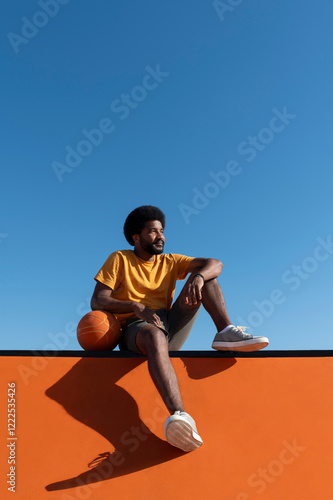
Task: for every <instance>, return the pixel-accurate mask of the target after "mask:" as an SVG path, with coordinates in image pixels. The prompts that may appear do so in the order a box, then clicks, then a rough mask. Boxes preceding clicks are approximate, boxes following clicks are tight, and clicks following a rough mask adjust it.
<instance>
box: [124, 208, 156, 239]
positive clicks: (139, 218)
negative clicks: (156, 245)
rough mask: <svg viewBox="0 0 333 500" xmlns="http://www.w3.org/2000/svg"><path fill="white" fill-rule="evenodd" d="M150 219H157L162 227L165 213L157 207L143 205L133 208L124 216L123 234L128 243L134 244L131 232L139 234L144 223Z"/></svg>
mask: <svg viewBox="0 0 333 500" xmlns="http://www.w3.org/2000/svg"><path fill="white" fill-rule="evenodd" d="M151 220H159V221H160V223H161V224H162V227H163V229H164V227H165V215H164V213H163V212H162V211H161V210H160V209H159V208H157V207H153V206H152V205H143V206H142V207H138V208H136V209H135V210H133V211H132V212H131V213H130V214H129V215H128V216H127V218H126V221H125V224H124V235H125V238H126V240H127V241H128V243H129V244H130V245H132V246H134V240H133V238H132V235H133V234H140V233H141V231H142V229H143V228H144V227H145V225H146V223H147V222H148V221H151Z"/></svg>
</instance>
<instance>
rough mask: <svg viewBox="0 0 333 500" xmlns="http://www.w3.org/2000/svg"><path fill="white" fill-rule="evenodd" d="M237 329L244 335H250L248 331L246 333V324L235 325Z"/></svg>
mask: <svg viewBox="0 0 333 500" xmlns="http://www.w3.org/2000/svg"><path fill="white" fill-rule="evenodd" d="M236 328H237V330H240V331H241V332H242V333H243V334H244V335H246V336H247V337H252V335H251V334H250V333H246V332H245V330H246V329H247V326H236Z"/></svg>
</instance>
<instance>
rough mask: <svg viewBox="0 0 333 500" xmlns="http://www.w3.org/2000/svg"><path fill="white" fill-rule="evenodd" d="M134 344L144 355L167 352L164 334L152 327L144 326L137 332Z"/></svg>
mask: <svg viewBox="0 0 333 500" xmlns="http://www.w3.org/2000/svg"><path fill="white" fill-rule="evenodd" d="M136 344H137V347H138V348H139V349H140V351H141V352H143V353H144V354H149V353H153V352H158V351H161V350H165V349H166V350H167V348H168V347H167V339H166V336H165V334H164V332H163V331H162V330H161V329H160V328H158V327H157V326H154V325H146V326H144V327H143V328H141V330H139V332H138V334H137V336H136Z"/></svg>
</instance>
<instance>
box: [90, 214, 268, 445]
mask: <svg viewBox="0 0 333 500" xmlns="http://www.w3.org/2000/svg"><path fill="white" fill-rule="evenodd" d="M164 227H165V216H164V214H163V212H161V210H160V209H159V208H157V207H153V206H151V205H145V206H142V207H138V208H136V209H135V210H133V212H131V213H130V214H129V215H128V217H127V219H126V221H125V224H124V234H125V237H126V239H127V241H128V243H129V244H130V245H132V246H134V250H122V251H117V252H113V253H112V254H111V255H110V256H109V258H108V259H107V260H106V262H105V264H104V265H103V267H102V268H101V269H100V271H99V272H98V273H97V275H96V276H95V280H96V281H97V284H96V287H95V290H94V293H93V297H92V300H91V308H92V309H93V310H94V309H101V310H106V311H110V312H111V313H113V314H115V315H116V316H117V318H118V319H119V320H120V322H121V325H122V337H121V341H120V349H123V350H129V351H133V352H136V353H139V354H144V355H145V356H147V359H148V369H149V373H150V375H151V377H152V380H153V382H154V383H155V385H156V388H157V389H158V391H159V393H160V395H161V397H162V399H163V401H164V403H165V405H166V407H167V408H168V410H169V412H170V417H169V418H167V420H166V421H165V423H164V435H165V437H166V439H167V441H168V442H169V443H170V444H172V445H173V446H176V447H178V448H180V449H182V450H183V451H191V450H194V449H195V448H197V447H199V446H201V445H202V440H201V438H200V436H199V434H198V432H197V429H196V425H195V422H194V420H193V419H192V417H190V415H188V413H186V412H185V408H184V405H183V401H182V397H181V393H180V390H179V385H178V380H177V376H176V373H175V370H174V368H173V365H172V363H171V360H170V358H169V351H171V350H179V349H180V348H181V347H182V345H183V344H184V342H185V340H186V339H187V337H188V335H189V333H190V330H191V328H192V326H193V324H194V322H195V319H196V317H197V314H198V312H199V308H200V305H201V304H202V305H203V306H204V308H205V309H206V311H207V312H208V313H209V314H210V316H211V318H212V320H213V322H214V324H215V326H216V329H217V332H218V333H217V334H216V335H215V338H214V340H213V344H212V347H213V348H214V349H218V350H232V351H255V350H258V349H262V348H263V347H266V346H267V345H268V339H267V338H266V337H253V336H252V335H249V334H246V333H245V332H244V327H235V326H233V325H232V323H231V321H230V319H229V316H228V313H227V310H226V306H225V303H224V298H223V294H222V291H221V288H220V286H219V284H218V282H217V279H216V278H217V277H218V276H219V274H220V273H221V270H222V263H221V262H220V261H219V260H217V259H211V258H209V259H205V258H192V257H186V256H184V255H179V254H163V248H164V242H165V237H164V234H163V233H164ZM187 274H190V276H189V278H188V280H187V281H186V283H185V285H184V287H183V289H182V291H181V292H180V295H179V297H178V298H177V300H176V301H175V302H174V303H172V301H173V296H174V291H175V285H176V281H177V280H184V279H185V277H186V275H187Z"/></svg>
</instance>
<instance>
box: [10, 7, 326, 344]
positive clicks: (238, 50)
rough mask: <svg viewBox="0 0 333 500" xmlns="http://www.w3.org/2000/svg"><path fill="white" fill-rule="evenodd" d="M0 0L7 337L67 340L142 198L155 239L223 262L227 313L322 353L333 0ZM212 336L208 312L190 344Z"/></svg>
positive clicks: (275, 339)
mask: <svg viewBox="0 0 333 500" xmlns="http://www.w3.org/2000/svg"><path fill="white" fill-rule="evenodd" d="M236 4H237V5H236ZM1 10H2V11H3V12H1V16H0V19H1V33H2V37H1V53H0V57H1V67H2V77H1V86H2V120H1V138H2V148H1V165H2V181H1V185H0V190H1V197H0V199H1V218H0V259H1V260H0V261H1V306H2V307H1V309H2V311H1V331H2V336H1V338H2V341H1V348H2V349H33V350H42V349H51V348H63V349H78V348H79V346H78V344H77V341H76V336H75V325H76V324H77V323H78V321H79V319H80V318H81V316H82V315H83V314H84V313H85V312H87V311H88V302H89V299H90V296H91V294H92V291H93V288H94V280H93V277H94V275H95V274H96V272H97V271H98V270H99V268H100V267H101V266H102V264H103V263H104V261H105V260H106V258H107V257H108V255H109V254H110V253H111V252H112V251H114V250H118V249H124V248H128V245H127V243H126V241H125V239H124V237H123V234H122V227H123V222H124V219H125V218H126V216H127V214H128V213H129V212H130V211H131V210H132V209H134V208H135V207H137V206H139V205H142V204H153V205H157V206H159V207H160V208H161V209H162V210H163V211H164V212H165V213H166V217H167V224H166V232H165V234H166V246H165V251H166V252H174V253H181V254H185V255H190V256H193V257H215V258H218V259H220V260H222V262H223V264H224V269H223V271H222V274H221V276H220V278H219V281H220V284H221V287H222V290H223V291H224V295H225V299H226V303H227V307H228V310H229V313H230V316H231V319H232V321H233V322H234V323H236V324H244V323H246V324H248V325H249V326H250V327H251V331H252V332H253V333H255V334H259V335H266V336H268V337H269V339H270V346H269V348H270V349H332V348H333V343H332V338H331V324H332V319H333V317H332V314H333V313H332V271H333V245H332V240H333V230H332V203H331V190H332V180H333V174H332V149H333V148H332V139H331V138H332V91H331V89H332V66H331V64H330V61H331V47H332V43H333V35H332V29H331V19H332V15H333V6H332V4H331V3H330V2H328V1H324V2H321V3H320V6H319V5H315V4H314V3H313V2H310V1H308V0H306V1H304V0H303V1H302V2H301V1H297V0H295V1H293V2H290V1H287V0H279V1H270V0H266V1H261V0H253V1H251V2H246V1H238V2H235V1H231V0H226V1H225V2H222V1H221V2H211V1H209V2H201V1H200V2H199V1H196V0H195V1H193V0H192V1H185V2H175V1H171V2H168V3H167V4H164V3H163V4H161V3H159V2H153V1H150V0H147V1H145V2H140V3H138V2H130V1H128V0H124V1H122V2H116V3H114V2H105V1H104V2H102V1H96V2H94V4H93V5H92V3H91V2H88V1H86V0H83V1H81V2H75V1H74V0H68V1H66V0H62V1H61V2H60V1H56V0H52V1H51V0H50V1H46V0H45V1H43V0H41V1H40V2H35V1H30V0H29V1H27V0H25V1H17V2H14V3H11V4H10V5H9V4H7V5H4V4H3V5H2V6H1ZM180 286H181V284H179V286H178V285H177V292H178V291H179V290H180ZM214 333H215V331H214V325H213V323H212V321H211V319H210V318H209V317H208V315H207V313H206V312H205V311H202V312H201V313H200V316H199V319H198V321H197V323H196V325H195V327H194V329H193V331H192V333H191V336H190V338H189V339H188V341H187V342H186V344H185V346H184V349H188V350H192V349H194V350H196V349H200V350H208V349H210V346H211V341H212V338H213V336H214Z"/></svg>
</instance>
